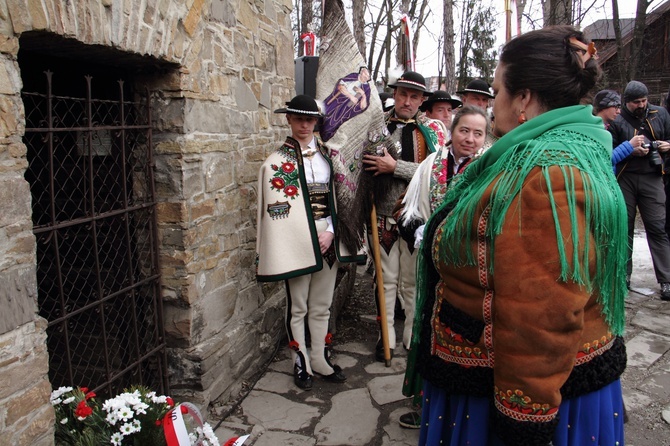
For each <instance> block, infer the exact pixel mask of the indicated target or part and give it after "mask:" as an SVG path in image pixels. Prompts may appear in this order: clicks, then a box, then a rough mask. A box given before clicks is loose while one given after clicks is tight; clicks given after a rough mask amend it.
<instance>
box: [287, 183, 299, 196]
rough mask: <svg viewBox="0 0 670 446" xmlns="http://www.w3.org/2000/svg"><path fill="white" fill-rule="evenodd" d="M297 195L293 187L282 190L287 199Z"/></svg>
mask: <svg viewBox="0 0 670 446" xmlns="http://www.w3.org/2000/svg"><path fill="white" fill-rule="evenodd" d="M297 193H298V188H297V187H295V186H286V187H285V188H284V194H286V196H287V197H292V196H294V195H296V194H297Z"/></svg>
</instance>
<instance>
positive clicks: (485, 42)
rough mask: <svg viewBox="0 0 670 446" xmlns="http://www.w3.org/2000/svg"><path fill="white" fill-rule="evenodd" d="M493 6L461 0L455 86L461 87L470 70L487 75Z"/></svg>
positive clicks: (492, 61) (492, 63) (490, 68)
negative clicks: (458, 58)
mask: <svg viewBox="0 0 670 446" xmlns="http://www.w3.org/2000/svg"><path fill="white" fill-rule="evenodd" d="M494 17H495V15H494V14H493V8H492V7H491V6H488V7H487V6H484V5H482V3H481V2H479V1H477V0H463V4H462V8H461V14H460V30H459V34H460V38H461V39H460V60H459V61H458V87H459V89H460V88H464V87H465V85H466V84H467V83H468V81H469V80H470V79H471V77H472V74H473V71H476V72H478V73H477V74H478V75H479V76H481V77H484V78H487V79H488V80H489V81H490V79H491V74H492V73H493V69H494V66H495V58H496V52H495V51H493V52H492V48H493V44H494V42H495V38H494V31H495V28H496V26H497V22H496V20H495V19H494Z"/></svg>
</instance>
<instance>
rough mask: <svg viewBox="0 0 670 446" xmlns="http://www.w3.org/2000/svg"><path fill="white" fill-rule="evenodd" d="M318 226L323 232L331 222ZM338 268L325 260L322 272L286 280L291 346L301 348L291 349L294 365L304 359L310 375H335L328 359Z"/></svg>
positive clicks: (287, 322) (288, 330)
mask: <svg viewBox="0 0 670 446" xmlns="http://www.w3.org/2000/svg"><path fill="white" fill-rule="evenodd" d="M316 226H317V231H318V232H319V233H321V232H323V231H324V230H325V229H326V227H327V223H326V222H325V221H317V222H316ZM338 266H339V263H338V262H335V263H334V264H333V267H332V268H331V267H330V266H328V263H327V262H326V261H325V260H324V262H323V269H322V270H321V271H318V272H316V273H313V274H307V275H304V276H299V277H294V278H292V279H288V280H287V281H286V331H287V333H288V338H289V345H290V346H293V348H297V351H296V350H294V349H293V348H292V349H291V356H292V358H293V362H294V363H296V361H298V360H300V362H302V360H303V359H304V362H305V363H304V364H300V365H301V366H302V367H304V369H305V370H306V371H307V373H309V374H310V375H313V374H314V372H316V373H319V374H321V375H330V374H332V373H334V370H333V368H332V367H331V366H330V365H329V364H328V361H327V360H326V336H327V335H328V321H329V319H330V306H331V304H332V302H333V292H334V290H335V280H336V279H337V269H338ZM305 319H307V325H308V326H309V333H310V338H311V346H312V348H311V357H310V355H309V354H308V352H307V347H306V345H305ZM296 343H297V345H296ZM298 352H300V354H298Z"/></svg>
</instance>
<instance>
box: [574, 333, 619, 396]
mask: <svg viewBox="0 0 670 446" xmlns="http://www.w3.org/2000/svg"><path fill="white" fill-rule="evenodd" d="M626 360H627V357H626V345H625V344H624V342H623V338H621V337H620V336H617V337H616V338H615V339H614V345H612V347H611V348H610V349H609V350H607V351H606V352H605V353H603V354H602V355H598V356H596V357H594V358H593V359H591V360H590V361H589V362H587V363H584V364H581V365H578V366H577V367H575V368H573V369H572V373H570V376H569V377H568V380H567V381H566V382H565V384H563V387H561V396H562V397H563V399H566V400H567V399H571V398H574V397H576V396H580V395H585V394H587V393H590V392H595V391H596V390H599V389H602V388H603V387H605V386H606V385H608V384H610V383H611V382H613V381H614V380H616V379H617V378H619V376H621V374H622V373H623V371H624V369H625V368H626Z"/></svg>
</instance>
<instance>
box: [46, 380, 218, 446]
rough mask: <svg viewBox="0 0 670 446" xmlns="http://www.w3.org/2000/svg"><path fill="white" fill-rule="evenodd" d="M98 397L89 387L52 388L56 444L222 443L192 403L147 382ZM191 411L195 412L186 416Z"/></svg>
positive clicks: (154, 445) (148, 445)
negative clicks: (177, 399)
mask: <svg viewBox="0 0 670 446" xmlns="http://www.w3.org/2000/svg"><path fill="white" fill-rule="evenodd" d="M95 397H96V395H95V393H93V392H89V391H88V389H87V388H85V387H80V388H76V389H75V388H72V387H61V388H59V389H57V390H54V391H53V392H52V393H51V404H52V406H53V407H54V409H55V411H56V445H68V446H70V445H71V446H100V445H105V444H111V445H113V446H129V445H133V446H171V445H175V446H184V445H194V446H195V445H197V446H219V445H220V443H219V440H218V439H217V438H216V435H215V434H214V431H213V430H212V428H211V426H210V425H209V424H207V423H202V420H201V417H200V413H199V412H198V410H197V408H195V406H193V405H192V404H188V403H186V404H178V405H175V403H174V401H173V400H172V398H170V397H169V396H165V395H160V396H159V395H156V392H152V391H151V390H149V389H147V388H146V387H141V386H135V387H131V388H130V389H128V390H126V391H125V392H123V393H121V394H119V395H117V396H115V397H114V398H110V399H108V400H106V401H105V402H104V403H102V405H99V404H98V402H97V401H96V399H95ZM186 414H189V415H191V417H190V418H188V417H186V418H185V417H184V415H186ZM189 420H190V421H191V423H188V421H189ZM193 421H195V423H193ZM189 424H190V425H189ZM193 424H195V425H193Z"/></svg>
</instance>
